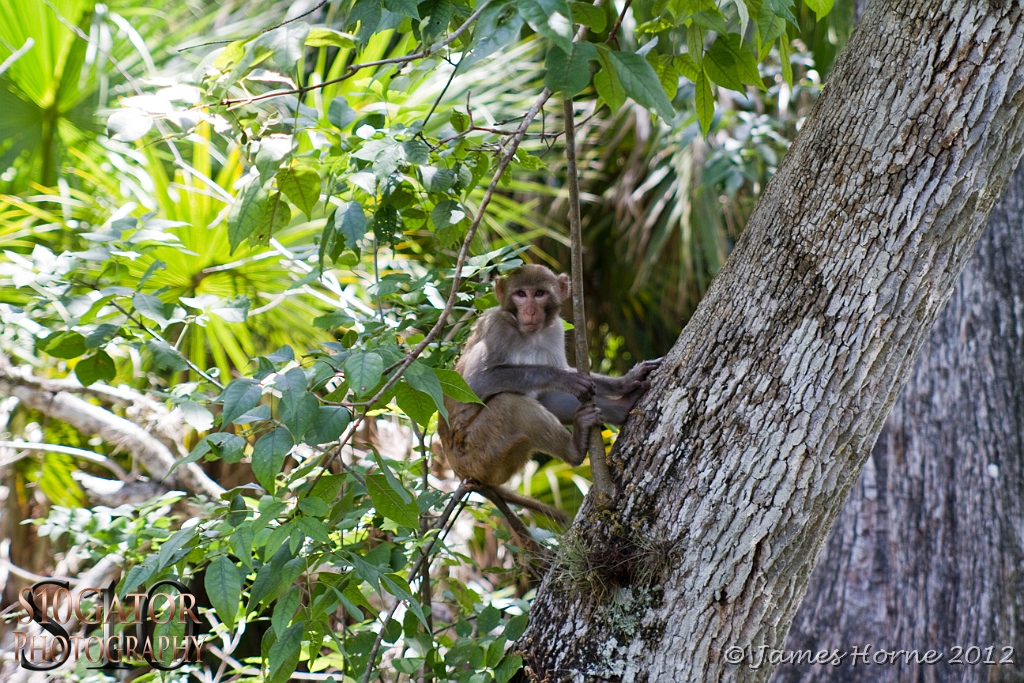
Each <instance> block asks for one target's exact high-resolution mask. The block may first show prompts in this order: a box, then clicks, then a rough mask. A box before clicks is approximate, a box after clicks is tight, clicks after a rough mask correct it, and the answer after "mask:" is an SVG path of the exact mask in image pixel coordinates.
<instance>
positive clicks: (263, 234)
mask: <svg viewBox="0 0 1024 683" xmlns="http://www.w3.org/2000/svg"><path fill="white" fill-rule="evenodd" d="M291 220H292V207H290V206H289V205H288V202H286V201H285V200H284V195H282V194H281V193H280V192H271V193H270V196H269V197H267V211H266V212H265V213H264V214H263V218H262V219H260V223H259V225H257V226H256V229H255V230H254V231H253V232H252V234H251V235H249V244H250V245H251V246H254V247H257V246H266V245H268V244H270V238H271V237H272V236H273V234H274V233H275V232H277V231H278V230H280V229H281V228H285V227H288V224H289V223H290V222H291Z"/></svg>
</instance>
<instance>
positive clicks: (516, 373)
mask: <svg viewBox="0 0 1024 683" xmlns="http://www.w3.org/2000/svg"><path fill="white" fill-rule="evenodd" d="M466 374H467V375H468V376H465V377H464V379H465V380H466V383H467V384H469V387H470V388H471V389H472V390H473V391H474V392H475V393H476V395H477V396H479V397H480V400H481V401H486V400H487V399H488V398H490V397H491V396H494V395H495V394H501V393H505V392H509V393H513V394H529V393H533V392H538V391H561V392H566V394H567V395H569V396H570V398H571V397H572V396H577V397H579V398H580V399H584V398H589V397H590V396H593V394H594V383H593V381H591V379H590V378H589V377H586V376H584V375H581V374H579V373H578V372H576V371H575V370H566V369H564V368H558V367H554V366H551V365H495V366H492V367H489V368H484V369H483V370H479V371H477V372H469V373H466Z"/></svg>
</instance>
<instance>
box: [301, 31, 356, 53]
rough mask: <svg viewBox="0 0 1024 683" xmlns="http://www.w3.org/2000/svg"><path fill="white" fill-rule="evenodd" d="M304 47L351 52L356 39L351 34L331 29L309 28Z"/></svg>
mask: <svg viewBox="0 0 1024 683" xmlns="http://www.w3.org/2000/svg"><path fill="white" fill-rule="evenodd" d="M306 45H308V46H309V47H336V48H339V49H341V50H351V49H352V48H354V47H355V46H356V37H355V36H354V35H352V34H351V33H342V32H341V31H335V30H334V29H333V28H323V27H320V28H311V29H309V34H308V35H307V36H306Z"/></svg>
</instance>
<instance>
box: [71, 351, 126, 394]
mask: <svg viewBox="0 0 1024 683" xmlns="http://www.w3.org/2000/svg"><path fill="white" fill-rule="evenodd" d="M116 376H117V366H116V365H114V359H113V358H111V357H110V356H108V355H107V352H106V351H97V352H96V353H94V354H92V355H91V356H86V357H85V358H83V359H82V360H80V361H78V363H76V364H75V377H77V378H78V381H79V382H81V383H82V386H85V387H87V386H89V385H90V384H92V383H93V382H109V381H110V380H112V379H114V377H116Z"/></svg>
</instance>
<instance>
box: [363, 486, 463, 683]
mask: <svg viewBox="0 0 1024 683" xmlns="http://www.w3.org/2000/svg"><path fill="white" fill-rule="evenodd" d="M472 490H473V487H472V486H470V485H468V484H467V483H466V482H465V481H463V482H462V483H461V484H459V488H457V489H456V490H455V493H454V494H452V497H451V498H450V499H449V500H448V505H446V506H445V508H444V512H442V513H441V516H440V517H438V518H437V521H436V522H435V523H434V526H433V527H432V529H441V528H444V527H445V526H447V524H448V518H449V517H451V516H452V512H453V511H454V510H455V507H456V506H457V505H458V504H459V503H461V502H462V499H463V498H465V497H466V496H467V495H468V494H469V493H470V491H472ZM453 519H454V518H453ZM438 536H440V534H438ZM438 536H435V537H434V539H433V540H432V541H430V544H429V545H428V546H427V547H426V548H424V549H423V552H422V553H420V556H419V557H418V558H416V562H415V563H414V564H413V565H412V569H410V570H409V578H408V579H407V581H411V580H412V579H413V578H414V577H415V576H416V575H417V574H418V573H419V571H420V567H422V566H423V563H424V561H425V560H426V559H427V558H428V557H430V554H431V553H432V552H433V550H434V546H435V545H437V539H438ZM401 604H402V601H401V600H400V599H397V598H396V599H395V602H394V604H393V605H391V607H390V609H388V613H387V615H385V617H384V621H383V622H382V623H381V627H380V633H378V634H377V639H376V640H375V641H374V642H373V649H371V650H370V659H369V660H368V661H367V662H366V672H365V673H364V674H363V683H369V680H370V674H371V673H373V667H374V665H376V663H377V654H378V653H379V652H380V646H381V643H383V642H384V631H385V630H387V627H388V624H390V623H391V619H392V618H393V617H394V616H395V612H396V611H397V610H398V606H399V605H401Z"/></svg>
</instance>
